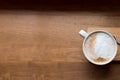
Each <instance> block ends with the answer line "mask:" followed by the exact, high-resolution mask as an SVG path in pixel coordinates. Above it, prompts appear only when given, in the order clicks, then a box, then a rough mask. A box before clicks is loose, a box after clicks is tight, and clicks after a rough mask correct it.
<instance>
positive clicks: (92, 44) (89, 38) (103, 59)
mask: <svg viewBox="0 0 120 80" xmlns="http://www.w3.org/2000/svg"><path fill="white" fill-rule="evenodd" d="M79 34H80V35H82V36H83V37H84V41H83V44H82V50H83V54H84V56H85V57H86V59H87V60H88V61H89V62H91V63H93V64H95V65H106V64H108V63H110V62H111V61H112V60H113V59H114V58H115V56H116V54H117V41H116V39H115V38H114V37H113V35H111V34H110V33H109V32H107V31H104V30H96V31H93V32H91V33H89V34H88V33H87V32H86V31H84V30H80V32H79Z"/></svg>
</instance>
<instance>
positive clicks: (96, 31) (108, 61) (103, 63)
mask: <svg viewBox="0 0 120 80" xmlns="http://www.w3.org/2000/svg"><path fill="white" fill-rule="evenodd" d="M98 32H102V33H106V34H108V35H109V36H111V38H112V39H113V40H114V43H115V51H114V53H113V56H112V57H111V58H110V59H109V60H107V61H105V62H101V63H98V62H94V61H93V60H91V59H90V58H89V57H88V56H87V53H86V52H85V49H84V48H85V47H84V46H85V42H86V40H87V39H88V37H90V36H91V35H92V34H94V33H98ZM82 47H83V53H84V56H85V57H86V58H87V60H88V61H89V62H91V63H93V64H95V65H106V64H108V63H110V62H111V61H112V60H113V59H114V58H115V56H116V54H117V49H118V47H117V42H116V40H115V38H114V37H113V36H112V34H111V33H109V32H107V31H105V30H95V31H92V32H90V33H89V34H88V36H87V37H85V39H84V41H83V45H82Z"/></svg>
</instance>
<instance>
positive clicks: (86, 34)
mask: <svg viewBox="0 0 120 80" xmlns="http://www.w3.org/2000/svg"><path fill="white" fill-rule="evenodd" d="M79 34H80V35H81V36H82V37H84V38H86V37H87V36H88V33H87V32H86V31H84V30H80V31H79Z"/></svg>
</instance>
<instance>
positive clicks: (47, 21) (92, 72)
mask: <svg viewBox="0 0 120 80" xmlns="http://www.w3.org/2000/svg"><path fill="white" fill-rule="evenodd" d="M62 1H63V0H62ZM62 1H55V0H53V1H47V2H46V1H38V0H35V1H32V0H29V1H23V0H22V1H15V0H11V1H10V0H1V3H0V4H1V7H0V8H1V10H0V80H119V79H120V76H119V74H120V62H119V60H117V61H113V62H112V63H110V64H108V65H105V66H95V65H92V64H90V63H89V62H88V61H86V59H85V58H84V55H83V54H82V47H81V46H82V41H83V38H82V37H81V36H80V35H79V34H78V32H79V30H80V29H84V30H87V29H88V28H90V27H91V28H92V27H97V26H98V27H103V28H119V26H120V12H119V8H120V6H119V3H118V2H119V1H118V0H116V1H115V0H114V1H113V0H106V1H99V2H97V1H95V0H86V1H78V0H77V1H63V2H62ZM118 35H119V34H118Z"/></svg>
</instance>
